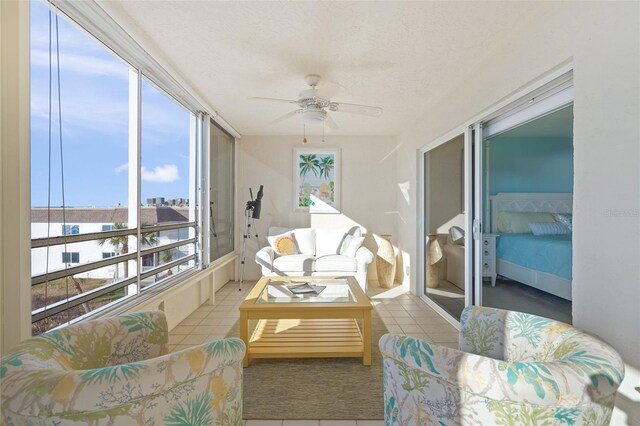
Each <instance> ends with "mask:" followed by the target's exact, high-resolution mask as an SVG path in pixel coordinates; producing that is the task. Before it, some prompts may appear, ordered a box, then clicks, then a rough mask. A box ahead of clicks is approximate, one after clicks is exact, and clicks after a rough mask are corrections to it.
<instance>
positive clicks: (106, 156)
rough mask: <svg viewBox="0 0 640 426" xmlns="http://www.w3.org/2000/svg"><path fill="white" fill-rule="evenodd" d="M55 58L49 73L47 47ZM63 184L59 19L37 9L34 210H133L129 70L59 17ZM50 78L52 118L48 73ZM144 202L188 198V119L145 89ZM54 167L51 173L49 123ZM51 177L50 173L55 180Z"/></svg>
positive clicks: (149, 87)
mask: <svg viewBox="0 0 640 426" xmlns="http://www.w3.org/2000/svg"><path fill="white" fill-rule="evenodd" d="M50 41H51V47H52V56H51V61H52V62H51V63H52V66H51V67H50V66H49V43H50ZM58 41H59V49H60V56H59V63H60V92H59V93H60V104H61V108H60V111H61V115H62V126H61V127H62V143H63V148H62V152H63V156H62V160H63V165H64V179H63V176H62V173H61V155H60V152H61V150H60V138H59V129H60V126H59V125H58V120H59V118H58V111H59V109H58V90H57V71H56V70H57V64H56V62H57V60H56V33H55V14H52V15H51V38H50V37H49V8H48V7H47V6H46V5H45V4H44V3H43V2H41V1H39V0H34V1H32V2H31V205H32V206H33V207H46V206H47V203H48V192H49V191H48V181H49V174H50V177H51V206H61V205H62V181H63V180H64V189H65V190H64V196H65V197H64V198H65V200H64V201H65V205H66V206H67V207H78V206H96V207H110V206H116V205H118V204H121V205H127V204H128V183H127V181H128V155H129V148H128V143H129V142H128V134H129V128H128V126H129V93H128V92H129V66H128V65H127V64H126V63H125V62H124V61H122V60H121V59H120V58H119V57H117V56H116V55H114V54H113V53H112V52H111V51H110V50H108V49H107V48H106V47H104V46H103V45H102V44H100V43H99V42H98V41H97V40H95V39H94V38H93V37H91V36H90V35H88V34H87V33H86V32H85V31H84V30H82V29H80V28H79V27H78V26H77V25H75V24H73V23H71V22H70V21H69V20H68V19H67V18H66V17H65V16H64V15H60V16H59V17H58ZM50 69H51V73H52V74H51V75H52V97H51V110H52V112H51V114H49V72H50ZM141 90H142V112H141V115H142V128H141V138H142V140H141V163H142V170H141V179H142V183H141V187H142V188H141V199H142V203H143V204H146V199H147V198H151V197H164V198H167V199H171V198H188V196H189V181H188V179H189V119H190V114H189V112H188V111H187V110H186V109H185V108H183V107H182V106H181V105H179V104H178V103H176V102H175V101H174V100H173V99H171V98H169V97H168V96H167V95H166V94H164V93H162V92H160V91H159V90H158V89H157V88H155V86H153V85H152V84H151V83H149V82H147V81H145V80H143V84H142V89H141ZM50 115H51V135H52V136H51V146H52V148H51V168H50V169H49V160H48V157H49V116H50ZM49 170H50V173H49Z"/></svg>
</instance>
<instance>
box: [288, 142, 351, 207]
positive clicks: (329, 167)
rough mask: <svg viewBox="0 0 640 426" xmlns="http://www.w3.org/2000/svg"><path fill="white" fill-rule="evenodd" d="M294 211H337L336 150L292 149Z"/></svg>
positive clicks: (338, 164) (338, 194)
mask: <svg viewBox="0 0 640 426" xmlns="http://www.w3.org/2000/svg"><path fill="white" fill-rule="evenodd" d="M293 205H294V210H295V211H298V212H300V211H306V212H309V213H340V149H338V148H294V150H293Z"/></svg>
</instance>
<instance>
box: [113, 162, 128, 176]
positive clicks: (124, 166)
mask: <svg viewBox="0 0 640 426" xmlns="http://www.w3.org/2000/svg"><path fill="white" fill-rule="evenodd" d="M128 169H129V164H127V163H124V164H120V165H119V166H118V167H116V168H115V169H114V170H113V171H114V172H116V174H119V173H122V172H124V171H125V170H128Z"/></svg>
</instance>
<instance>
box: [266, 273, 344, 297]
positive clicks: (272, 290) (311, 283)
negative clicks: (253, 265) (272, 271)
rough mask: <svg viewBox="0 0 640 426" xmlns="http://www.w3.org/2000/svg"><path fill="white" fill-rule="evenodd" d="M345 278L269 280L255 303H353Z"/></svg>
mask: <svg viewBox="0 0 640 426" xmlns="http://www.w3.org/2000/svg"><path fill="white" fill-rule="evenodd" d="M355 301H356V298H355V297H354V295H353V294H352V293H351V289H350V288H349V283H348V282H347V280H346V279H340V278H336V279H310V280H293V281H289V280H287V281H280V280H277V279H275V280H269V282H268V283H267V285H266V286H265V288H264V290H262V293H261V294H260V296H259V297H258V299H257V300H256V303H353V302H355Z"/></svg>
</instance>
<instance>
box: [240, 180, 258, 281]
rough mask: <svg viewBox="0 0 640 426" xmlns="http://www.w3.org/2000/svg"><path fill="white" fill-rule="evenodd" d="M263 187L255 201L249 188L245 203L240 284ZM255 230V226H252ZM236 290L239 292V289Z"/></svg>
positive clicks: (242, 279)
mask: <svg viewBox="0 0 640 426" xmlns="http://www.w3.org/2000/svg"><path fill="white" fill-rule="evenodd" d="M263 187H264V186H263V185H260V189H258V193H257V194H256V199H255V200H254V199H253V192H251V188H249V196H250V197H251V199H250V200H249V201H247V207H245V209H244V235H243V237H244V238H243V239H242V255H241V256H240V284H242V282H243V281H244V260H245V257H246V255H247V240H248V239H249V238H251V225H254V220H255V219H260V209H261V208H262V195H263V192H262V189H263ZM254 228H255V226H254ZM255 235H256V239H257V238H258V232H257V231H256V234H255ZM238 290H241V289H240V288H239V289H238Z"/></svg>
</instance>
